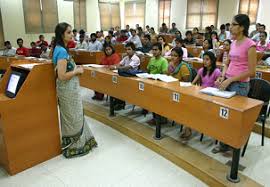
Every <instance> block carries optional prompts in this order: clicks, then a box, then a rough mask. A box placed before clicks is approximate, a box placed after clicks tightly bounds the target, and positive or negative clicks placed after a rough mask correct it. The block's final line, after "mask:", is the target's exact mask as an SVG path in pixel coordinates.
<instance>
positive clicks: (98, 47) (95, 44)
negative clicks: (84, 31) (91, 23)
mask: <svg viewBox="0 0 270 187" xmlns="http://www.w3.org/2000/svg"><path fill="white" fill-rule="evenodd" d="M90 37H91V41H90V42H89V44H88V51H90V52H96V51H102V48H103V47H102V43H100V42H99V41H97V35H96V33H92V34H91V35H90Z"/></svg>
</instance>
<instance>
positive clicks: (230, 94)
mask: <svg viewBox="0 0 270 187" xmlns="http://www.w3.org/2000/svg"><path fill="white" fill-rule="evenodd" d="M200 92H201V93H204V94H207V95H213V96H217V97H223V98H227V99H228V98H231V97H233V96H234V95H236V92H230V91H221V90H219V89H218V88H212V87H207V88H203V89H201V90H200Z"/></svg>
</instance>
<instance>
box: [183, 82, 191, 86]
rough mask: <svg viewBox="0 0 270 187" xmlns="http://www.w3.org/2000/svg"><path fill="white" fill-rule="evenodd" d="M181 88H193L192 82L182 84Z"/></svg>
mask: <svg viewBox="0 0 270 187" xmlns="http://www.w3.org/2000/svg"><path fill="white" fill-rule="evenodd" d="M180 86H181V87H190V86H192V84H191V82H180Z"/></svg>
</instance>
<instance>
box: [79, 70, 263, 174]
mask: <svg viewBox="0 0 270 187" xmlns="http://www.w3.org/2000/svg"><path fill="white" fill-rule="evenodd" d="M92 72H95V73H92ZM113 81H114V83H113ZM80 82H81V86H83V87H86V88H89V89H92V90H96V91H98V92H101V93H105V94H108V95H110V96H113V97H116V98H119V99H122V100H125V101H127V102H129V103H132V104H135V105H137V106H140V107H143V108H145V109H147V110H149V111H152V112H155V113H157V114H159V115H162V116H164V117H167V118H169V119H172V120H174V121H176V122H178V123H180V124H184V125H186V126H188V127H191V128H192V129H195V130H197V131H199V132H202V133H204V134H206V135H208V136H211V137H213V138H215V139H217V140H219V141H222V142H224V143H226V144H228V145H230V146H232V147H234V156H233V162H232V163H233V166H232V170H231V174H230V177H231V178H233V179H237V172H238V164H239V157H240V148H241V147H242V146H243V145H245V143H246V141H247V139H248V137H249V135H250V133H251V131H252V128H253V126H254V122H255V121H256V119H257V117H258V114H259V112H260V109H261V107H262V104H263V102H261V101H258V100H254V99H250V98H247V97H241V96H235V97H233V98H231V99H223V98H218V97H214V96H209V95H205V94H201V93H199V90H200V87H198V86H192V87H180V86H179V82H173V83H163V82H159V81H154V80H147V79H140V78H136V77H135V78H126V77H121V76H118V75H117V74H115V73H113V72H111V71H109V70H107V69H93V68H85V71H84V74H83V75H82V76H81V77H80ZM139 84H143V87H144V90H143V91H140V90H139ZM127 88H128V89H127ZM173 98H174V99H173ZM174 100H175V101H174ZM113 113H114V111H113V107H112V105H111V114H113ZM194 114H196V117H194ZM227 114H228V115H227ZM160 130H161V126H160V124H159V123H158V124H157V125H156V138H157V139H159V138H161V131H160Z"/></svg>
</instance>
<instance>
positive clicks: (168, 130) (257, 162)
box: [81, 88, 270, 186]
mask: <svg viewBox="0 0 270 187" xmlns="http://www.w3.org/2000/svg"><path fill="white" fill-rule="evenodd" d="M81 93H82V96H83V98H84V101H85V102H90V103H91V102H93V103H98V104H100V105H102V106H104V107H108V102H106V101H102V102H97V101H93V100H91V96H92V94H93V92H92V91H91V90H88V89H85V88H82V90H81ZM132 107H133V106H132V105H127V106H126V109H125V110H121V111H119V112H117V113H119V114H122V115H125V116H127V117H129V118H132V119H133V120H136V121H138V122H141V123H142V124H144V125H147V124H146V123H145V122H147V121H148V120H150V119H151V118H152V115H151V114H149V115H147V116H146V117H144V116H142V115H141V114H140V112H141V110H142V109H141V108H139V107H136V108H135V110H134V111H133V112H131V111H132ZM267 125H268V126H269V124H267ZM179 131H180V126H178V125H176V126H174V127H172V126H171V124H170V123H168V124H167V125H166V126H163V127H162V133H165V134H166V135H168V136H171V137H173V138H174V139H176V140H179ZM199 139H200V134H199V133H196V132H195V133H194V134H193V137H192V139H191V140H190V141H189V142H188V146H191V147H193V148H195V149H197V150H199V151H200V152H203V153H204V154H206V155H208V156H211V157H212V158H214V159H216V160H218V161H220V162H222V163H224V164H225V163H227V162H228V161H229V160H231V155H232V154H231V153H230V152H229V153H227V154H225V155H222V154H213V153H211V150H212V149H213V148H214V146H215V144H214V143H215V140H213V139H212V138H210V137H207V136H205V137H204V139H203V141H202V142H200V141H199ZM179 141H180V140H179ZM269 155H270V139H268V138H265V146H263V147H262V146H261V135H258V134H256V133H252V134H251V137H250V140H249V144H248V147H247V150H246V154H245V156H244V157H243V158H242V157H241V159H240V164H241V165H243V166H245V167H246V168H245V169H244V171H243V172H242V173H243V174H245V175H247V176H249V177H250V178H252V179H254V180H255V181H257V182H259V183H260V184H262V185H265V186H270V170H269V166H270V156H269Z"/></svg>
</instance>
